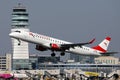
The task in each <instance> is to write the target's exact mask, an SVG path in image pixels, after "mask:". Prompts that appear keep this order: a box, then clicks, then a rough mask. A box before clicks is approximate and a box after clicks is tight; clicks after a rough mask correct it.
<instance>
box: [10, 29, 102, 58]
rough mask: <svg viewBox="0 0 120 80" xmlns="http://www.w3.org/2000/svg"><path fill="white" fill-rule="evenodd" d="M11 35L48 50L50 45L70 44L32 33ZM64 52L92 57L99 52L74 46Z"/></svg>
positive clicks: (23, 32) (13, 33)
mask: <svg viewBox="0 0 120 80" xmlns="http://www.w3.org/2000/svg"><path fill="white" fill-rule="evenodd" d="M11 35H12V37H13V38H16V39H20V40H23V41H26V42H30V43H34V44H39V45H42V46H44V47H46V48H49V49H50V43H55V44H58V45H60V44H71V42H67V41H63V40H59V39H56V38H52V37H48V36H45V35H41V34H37V33H33V32H25V31H21V32H20V33H17V32H12V33H10V36H11ZM65 52H69V53H76V54H81V55H94V56H100V55H101V54H100V51H98V50H95V49H92V48H90V47H85V46H81V47H79V46H76V47H74V48H70V49H69V50H65Z"/></svg>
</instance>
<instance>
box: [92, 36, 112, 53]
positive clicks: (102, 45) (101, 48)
mask: <svg viewBox="0 0 120 80" xmlns="http://www.w3.org/2000/svg"><path fill="white" fill-rule="evenodd" d="M110 41H111V38H110V37H109V36H108V37H106V38H105V39H104V40H103V41H102V42H101V43H100V44H99V45H97V46H94V47H92V48H93V49H95V50H98V51H101V52H107V48H108V46H109V43H110Z"/></svg>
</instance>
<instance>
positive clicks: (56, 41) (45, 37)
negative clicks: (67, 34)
mask: <svg viewBox="0 0 120 80" xmlns="http://www.w3.org/2000/svg"><path fill="white" fill-rule="evenodd" d="M35 37H38V38H41V39H45V40H50V41H53V42H55V43H59V44H64V42H62V41H59V40H54V39H52V38H50V37H47V36H42V35H38V34H37V35H35Z"/></svg>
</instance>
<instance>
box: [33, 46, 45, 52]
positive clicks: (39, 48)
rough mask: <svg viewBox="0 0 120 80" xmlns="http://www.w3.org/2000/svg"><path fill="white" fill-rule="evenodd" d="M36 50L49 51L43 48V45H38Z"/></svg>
mask: <svg viewBox="0 0 120 80" xmlns="http://www.w3.org/2000/svg"><path fill="white" fill-rule="evenodd" d="M35 49H36V50H38V51H46V50H47V48H45V47H43V46H41V45H36V48H35Z"/></svg>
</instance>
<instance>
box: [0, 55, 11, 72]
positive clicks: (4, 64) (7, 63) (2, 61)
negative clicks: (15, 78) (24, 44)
mask: <svg viewBox="0 0 120 80" xmlns="http://www.w3.org/2000/svg"><path fill="white" fill-rule="evenodd" d="M11 63H12V59H11V54H6V55H5V56H0V69H1V70H9V71H10V70H11V68H12V67H11V66H12V64H11Z"/></svg>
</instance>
